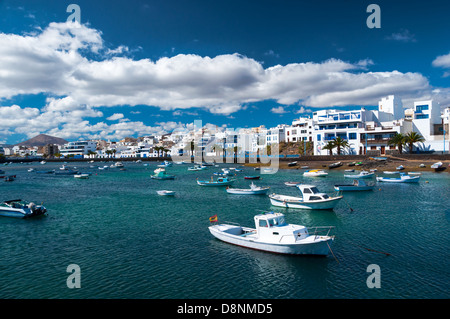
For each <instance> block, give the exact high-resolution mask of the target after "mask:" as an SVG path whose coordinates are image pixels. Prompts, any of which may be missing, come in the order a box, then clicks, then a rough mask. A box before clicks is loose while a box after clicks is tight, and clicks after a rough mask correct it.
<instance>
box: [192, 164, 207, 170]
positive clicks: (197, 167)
mask: <svg viewBox="0 0 450 319" xmlns="http://www.w3.org/2000/svg"><path fill="white" fill-rule="evenodd" d="M205 169H207V167H206V166H203V165H194V167H188V169H187V170H188V171H203V170H205Z"/></svg>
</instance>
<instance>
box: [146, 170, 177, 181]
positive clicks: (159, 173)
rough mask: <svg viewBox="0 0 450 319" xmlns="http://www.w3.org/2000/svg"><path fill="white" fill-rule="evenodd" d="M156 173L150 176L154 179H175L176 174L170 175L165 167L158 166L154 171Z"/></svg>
mask: <svg viewBox="0 0 450 319" xmlns="http://www.w3.org/2000/svg"><path fill="white" fill-rule="evenodd" d="M153 172H154V173H155V174H154V175H151V176H150V177H151V178H153V179H160V180H163V179H175V175H169V174H167V173H166V170H165V169H164V168H157V169H155V170H154V171H153Z"/></svg>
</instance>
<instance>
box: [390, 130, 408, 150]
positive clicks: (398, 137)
mask: <svg viewBox="0 0 450 319" xmlns="http://www.w3.org/2000/svg"><path fill="white" fill-rule="evenodd" d="M388 145H389V146H390V145H396V146H397V148H398V152H399V153H400V154H402V152H403V145H405V135H403V134H402V133H395V135H394V136H392V137H391V138H390V139H389V141H388Z"/></svg>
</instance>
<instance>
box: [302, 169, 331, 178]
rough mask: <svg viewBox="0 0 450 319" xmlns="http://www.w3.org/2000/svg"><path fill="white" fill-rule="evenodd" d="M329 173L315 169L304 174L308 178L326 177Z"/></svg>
mask: <svg viewBox="0 0 450 319" xmlns="http://www.w3.org/2000/svg"><path fill="white" fill-rule="evenodd" d="M327 175H328V173H327V172H325V171H324V170H321V169H313V170H309V171H306V172H304V173H303V176H308V177H325V176H327Z"/></svg>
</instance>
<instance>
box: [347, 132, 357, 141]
mask: <svg viewBox="0 0 450 319" xmlns="http://www.w3.org/2000/svg"><path fill="white" fill-rule="evenodd" d="M348 138H349V139H350V140H356V133H348Z"/></svg>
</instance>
